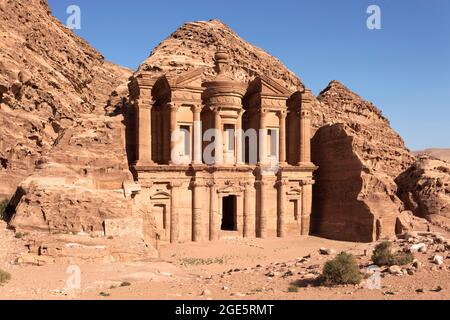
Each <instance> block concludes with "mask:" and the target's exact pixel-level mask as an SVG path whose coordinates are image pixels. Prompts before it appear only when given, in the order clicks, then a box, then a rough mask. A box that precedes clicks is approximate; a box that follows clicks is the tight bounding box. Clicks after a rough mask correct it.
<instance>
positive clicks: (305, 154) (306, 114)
mask: <svg viewBox="0 0 450 320" xmlns="http://www.w3.org/2000/svg"><path fill="white" fill-rule="evenodd" d="M311 96H312V93H311V90H308V89H306V90H305V93H304V94H303V95H302V105H301V108H300V150H299V151H300V160H299V164H309V163H311V104H312V98H311Z"/></svg>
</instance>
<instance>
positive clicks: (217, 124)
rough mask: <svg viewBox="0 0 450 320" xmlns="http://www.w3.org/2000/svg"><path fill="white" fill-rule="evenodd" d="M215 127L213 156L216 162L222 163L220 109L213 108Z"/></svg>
mask: <svg viewBox="0 0 450 320" xmlns="http://www.w3.org/2000/svg"><path fill="white" fill-rule="evenodd" d="M214 123H215V129H216V137H215V158H216V164H219V165H220V164H223V140H222V135H223V129H222V117H221V115H220V109H216V110H215V121H214Z"/></svg>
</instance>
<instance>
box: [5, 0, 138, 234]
mask: <svg viewBox="0 0 450 320" xmlns="http://www.w3.org/2000/svg"><path fill="white" fill-rule="evenodd" d="M0 11H1V14H0V35H1V38H2V41H1V42H0V55H1V57H0V91H1V96H0V124H1V125H0V139H1V140H0V160H1V167H0V179H1V181H2V183H1V185H0V197H5V196H6V197H10V196H11V195H12V194H13V193H14V192H15V190H16V188H17V186H19V187H18V188H17V190H16V192H15V195H14V197H13V199H12V201H11V203H10V204H11V205H10V209H9V213H10V215H12V216H11V221H10V225H11V226H13V227H14V228H15V229H16V230H31V231H32V230H45V231H51V232H71V233H83V234H91V235H95V234H100V233H102V232H103V231H104V230H103V229H104V221H105V220H107V219H115V218H124V217H129V216H131V214H132V209H131V198H130V192H131V191H130V190H128V189H127V185H131V186H132V184H133V182H132V175H131V173H130V172H129V169H128V167H129V166H128V162H127V157H126V152H125V137H124V135H125V128H124V124H123V120H124V119H123V116H122V114H121V112H120V110H119V112H115V111H117V110H115V109H116V107H120V106H121V103H122V98H121V95H120V92H121V90H122V88H126V83H127V80H128V78H129V77H130V75H131V71H130V70H128V69H125V68H122V67H119V66H116V65H113V64H112V63H109V62H107V61H105V60H104V58H103V56H102V55H101V54H99V53H98V52H97V51H95V50H94V49H93V48H92V47H90V46H89V44H88V43H86V42H85V41H84V40H82V39H81V38H79V37H78V36H76V35H75V34H74V33H73V32H72V31H70V30H68V29H67V28H65V27H64V26H63V25H62V24H61V23H60V22H59V21H58V20H57V19H55V18H54V17H52V16H51V13H50V10H49V7H48V5H47V3H46V1H38V0H33V1H28V0H27V1H25V0H18V1H5V0H0Z"/></svg>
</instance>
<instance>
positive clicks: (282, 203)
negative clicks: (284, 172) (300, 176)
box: [277, 180, 288, 238]
mask: <svg viewBox="0 0 450 320" xmlns="http://www.w3.org/2000/svg"><path fill="white" fill-rule="evenodd" d="M287 184H288V181H285V180H282V181H278V223H277V235H278V237H280V238H283V237H285V236H286V201H287V197H286V187H287Z"/></svg>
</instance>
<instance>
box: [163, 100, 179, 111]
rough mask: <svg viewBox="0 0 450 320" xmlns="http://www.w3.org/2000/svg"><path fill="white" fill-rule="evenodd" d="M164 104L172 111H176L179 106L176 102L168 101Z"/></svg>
mask: <svg viewBox="0 0 450 320" xmlns="http://www.w3.org/2000/svg"><path fill="white" fill-rule="evenodd" d="M166 105H167V108H168V109H169V110H170V111H173V112H177V111H178V109H179V108H180V105H179V104H177V103H174V102H168V103H167V104H166Z"/></svg>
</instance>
